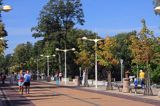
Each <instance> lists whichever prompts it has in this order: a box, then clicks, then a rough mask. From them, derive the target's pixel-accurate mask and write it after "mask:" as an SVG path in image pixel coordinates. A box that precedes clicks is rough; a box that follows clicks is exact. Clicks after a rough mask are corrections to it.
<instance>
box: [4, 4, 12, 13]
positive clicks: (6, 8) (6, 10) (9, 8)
mask: <svg viewBox="0 0 160 106" xmlns="http://www.w3.org/2000/svg"><path fill="white" fill-rule="evenodd" d="M2 10H3V11H5V12H8V11H10V10H12V7H11V6H10V5H5V6H2Z"/></svg>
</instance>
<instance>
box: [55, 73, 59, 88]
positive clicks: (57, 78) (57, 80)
mask: <svg viewBox="0 0 160 106" xmlns="http://www.w3.org/2000/svg"><path fill="white" fill-rule="evenodd" d="M55 80H56V86H59V73H58V72H56V74H55Z"/></svg>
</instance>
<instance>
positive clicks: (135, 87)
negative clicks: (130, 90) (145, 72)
mask: <svg viewBox="0 0 160 106" xmlns="http://www.w3.org/2000/svg"><path fill="white" fill-rule="evenodd" d="M137 88H138V79H137V78H134V89H135V93H137Z"/></svg>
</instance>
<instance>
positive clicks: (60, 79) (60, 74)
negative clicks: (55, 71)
mask: <svg viewBox="0 0 160 106" xmlns="http://www.w3.org/2000/svg"><path fill="white" fill-rule="evenodd" d="M59 81H62V72H60V73H59Z"/></svg>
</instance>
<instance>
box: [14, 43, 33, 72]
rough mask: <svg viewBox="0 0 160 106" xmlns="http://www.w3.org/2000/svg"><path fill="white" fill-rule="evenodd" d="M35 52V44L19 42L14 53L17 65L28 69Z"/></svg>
mask: <svg viewBox="0 0 160 106" xmlns="http://www.w3.org/2000/svg"><path fill="white" fill-rule="evenodd" d="M32 54H33V46H32V44H31V43H30V42H27V43H26V44H19V45H18V46H17V47H16V48H15V50H14V54H13V60H14V62H15V64H16V65H19V66H20V67H21V69H22V68H25V69H28V64H27V62H28V61H29V60H30V58H31V57H32Z"/></svg>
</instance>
